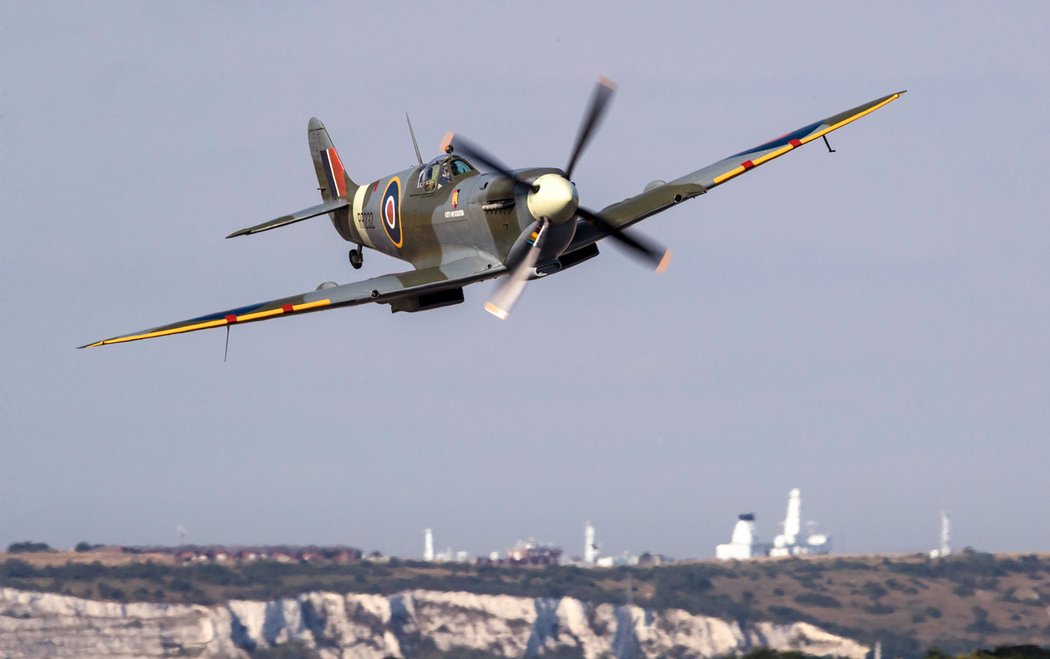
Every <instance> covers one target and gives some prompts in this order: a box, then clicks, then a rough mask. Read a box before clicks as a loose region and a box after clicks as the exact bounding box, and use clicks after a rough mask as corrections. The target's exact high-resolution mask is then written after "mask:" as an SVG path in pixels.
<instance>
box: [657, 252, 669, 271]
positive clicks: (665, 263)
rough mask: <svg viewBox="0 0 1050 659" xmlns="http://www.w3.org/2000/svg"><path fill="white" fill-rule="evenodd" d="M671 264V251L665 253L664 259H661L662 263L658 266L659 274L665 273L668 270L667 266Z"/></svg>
mask: <svg viewBox="0 0 1050 659" xmlns="http://www.w3.org/2000/svg"><path fill="white" fill-rule="evenodd" d="M670 264H671V250H667V251H666V252H664V257H663V258H662V259H660V263H659V264H658V265H657V266H656V271H657V272H663V271H664V270H666V269H667V266H668V265H670Z"/></svg>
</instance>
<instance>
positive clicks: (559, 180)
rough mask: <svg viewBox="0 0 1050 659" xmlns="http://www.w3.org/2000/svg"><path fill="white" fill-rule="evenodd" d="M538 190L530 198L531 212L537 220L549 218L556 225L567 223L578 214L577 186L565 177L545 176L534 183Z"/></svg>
mask: <svg viewBox="0 0 1050 659" xmlns="http://www.w3.org/2000/svg"><path fill="white" fill-rule="evenodd" d="M532 184H533V185H534V186H536V187H537V188H538V189H537V190H535V191H533V192H530V193H529V197H528V206H529V212H530V213H532V216H533V217H535V218H536V219H537V220H538V219H541V218H544V217H545V218H547V219H548V220H550V221H551V222H553V223H555V224H560V223H562V222H566V221H568V220H570V219H572V217H573V216H574V215H575V214H576V207H577V206H578V205H579V201H580V198H579V195H577V194H576V186H575V185H573V184H572V182H570V181H569V180H568V179H566V178H565V177H564V176H559V175H558V174H544V175H543V176H541V177H539V178H537V179H536V180H535V181H533V182H532Z"/></svg>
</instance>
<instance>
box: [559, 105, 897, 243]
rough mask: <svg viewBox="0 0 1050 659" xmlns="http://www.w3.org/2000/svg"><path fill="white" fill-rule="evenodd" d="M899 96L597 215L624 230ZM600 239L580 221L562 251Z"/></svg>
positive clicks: (739, 155) (803, 130)
mask: <svg viewBox="0 0 1050 659" xmlns="http://www.w3.org/2000/svg"><path fill="white" fill-rule="evenodd" d="M902 94H904V92H903V91H900V92H896V93H894V94H890V95H888V96H883V97H882V98H878V99H875V100H874V101H871V102H869V103H865V104H864V105H859V106H857V107H855V108H853V109H852V110H846V111H845V112H840V113H838V114H836V115H833V116H831V117H828V118H827V119H821V120H820V121H816V122H813V123H811V124H809V125H808V126H803V127H802V128H799V129H798V130H795V131H792V132H790V133H788V134H786V135H782V136H781V137H778V138H776V139H774V140H770V141H769V142H766V143H764V144H760V145H758V146H756V147H755V148H753V149H748V150H747V151H741V152H740V153H737V154H735V155H732V156H729V157H728V158H724V159H722V160H719V161H718V162H716V163H714V164H712V165H708V166H707V167H704V168H703V169H699V170H697V171H695V172H693V173H692V174H687V175H686V176H683V177H681V178H679V179H676V180H674V181H671V182H669V183H665V184H663V185H660V186H657V187H654V188H651V189H648V190H646V191H645V192H643V193H642V194H640V195H638V196H635V197H630V198H628V199H624V200H623V201H620V202H617V203H615V204H613V205H611V206H608V207H606V208H604V209H602V211H601V213H600V215H601V216H602V217H604V218H605V219H607V220H609V222H611V223H613V224H615V225H616V226H618V227H621V228H623V227H628V226H630V225H632V224H634V223H635V222H639V221H641V220H644V219H645V218H647V217H649V216H650V215H655V214H656V213H659V212H660V211H662V210H665V209H667V208H670V207H671V206H674V205H675V204H677V203H679V202H682V201H685V200H686V199H691V198H693V197H696V196H697V195H701V194H704V193H705V192H707V191H708V190H710V189H711V188H714V187H717V186H719V185H722V184H723V183H725V182H726V181H730V180H732V179H734V178H736V177H737V176H740V175H741V174H744V173H746V172H749V171H751V170H752V169H754V168H755V167H758V166H759V165H762V164H765V163H767V162H769V161H770V160H773V159H774V158H779V157H780V156H782V155H784V154H785V153H790V152H791V151H793V150H794V149H797V148H798V147H800V146H802V145H803V144H808V143H810V142H812V141H813V140H819V139H820V138H822V137H824V136H825V135H827V134H828V133H830V132H831V131H833V130H837V129H839V128H842V127H843V126H845V125H846V124H849V123H852V122H854V121H856V120H857V119H860V118H861V117H863V116H865V115H867V114H871V113H872V112H874V111H875V110H878V109H879V108H882V107H884V106H886V105H888V104H890V103H892V102H893V101H895V100H897V99H898V98H900V97H901V95H902ZM604 235H605V234H604V233H603V232H601V231H600V230H598V229H596V228H594V227H592V226H591V225H590V224H587V223H584V222H583V221H582V220H581V222H580V225H579V227H578V228H577V232H576V238H575V239H573V242H572V245H570V247H569V248H568V249H567V250H566V251H567V252H571V251H573V250H575V249H578V248H580V247H584V246H586V245H588V244H590V243H593V242H595V241H597V240H599V239H600V238H603V237H604Z"/></svg>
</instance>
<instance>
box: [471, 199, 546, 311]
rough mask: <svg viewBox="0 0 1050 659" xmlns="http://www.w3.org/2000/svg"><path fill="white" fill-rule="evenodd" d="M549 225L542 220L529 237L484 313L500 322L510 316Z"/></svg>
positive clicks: (533, 265)
mask: <svg viewBox="0 0 1050 659" xmlns="http://www.w3.org/2000/svg"><path fill="white" fill-rule="evenodd" d="M549 225H550V223H549V222H548V221H547V220H543V221H542V222H541V223H540V227H539V228H538V229H536V230H535V231H533V232H532V235H531V236H530V237H529V246H528V248H527V249H525V250H524V253H523V254H522V255H521V256H520V257H518V261H517V263H515V264H513V265H511V264H508V265H509V266H511V267H510V268H508V269H509V270H510V275H508V276H507V278H506V279H504V280H503V282H502V283H501V284H500V285H499V287H498V288H497V289H496V291H495V292H494V293H493V294H492V297H490V298H489V301H488V302H486V303H485V311H487V312H489V313H490V314H492V315H493V316H495V317H496V318H499V319H500V320H506V319H507V317H508V316H510V312H511V309H513V308H514V305H515V304H516V303H517V301H518V298H519V297H521V294H522V292H524V290H525V284H526V283H527V282H528V280H529V271H530V270H532V269H533V268H534V267H536V260H537V259H539V257H540V251H541V250H542V249H543V242H544V240H546V238H547V227H548V226H549Z"/></svg>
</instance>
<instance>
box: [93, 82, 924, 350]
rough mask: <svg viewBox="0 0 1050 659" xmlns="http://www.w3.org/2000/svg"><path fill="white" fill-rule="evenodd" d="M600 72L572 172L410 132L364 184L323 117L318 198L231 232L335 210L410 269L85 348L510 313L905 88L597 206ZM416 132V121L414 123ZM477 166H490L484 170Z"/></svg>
mask: <svg viewBox="0 0 1050 659" xmlns="http://www.w3.org/2000/svg"><path fill="white" fill-rule="evenodd" d="M613 89H614V87H613V84H612V83H611V82H609V81H607V80H604V79H600V80H599V81H598V84H597V86H596V88H595V91H594V94H593V95H592V97H591V101H590V105H589V107H588V109H587V111H586V114H585V116H584V121H583V122H582V124H581V126H580V130H579V133H578V134H577V137H576V143H575V145H574V146H573V148H572V151H571V154H570V156H569V160H568V164H567V165H566V166H565V169H557V168H554V167H537V168H530V169H510V168H509V167H507V166H506V165H504V164H503V163H502V162H501V161H500V160H499V159H497V158H496V157H494V156H492V155H491V154H489V153H487V152H485V151H484V150H482V149H481V148H480V147H478V146H476V145H474V144H472V143H471V142H469V141H467V140H466V139H463V138H461V137H457V136H452V135H451V134H450V135H448V136H446V140H445V143H444V145H443V147H444V148H443V149H442V153H441V154H440V155H439V156H438V157H436V158H434V159H433V160H431V161H430V162H427V163H424V162H423V160H422V157H421V156H420V153H419V147H418V145H417V144H416V141H415V135H414V134H413V135H412V141H413V145H414V146H415V150H416V159H417V161H418V164H417V165H415V166H413V167H410V168H408V169H405V170H403V171H400V172H397V173H396V174H392V175H390V176H385V177H383V178H381V179H379V180H377V181H373V182H371V183H368V184H365V185H358V184H357V183H355V182H354V181H353V180H352V179H351V178H350V176H349V175H348V174H347V171H346V169H345V168H344V165H343V161H342V159H341V158H340V157H339V154H338V153H337V152H336V149H335V146H334V145H333V144H332V141H331V139H329V137H328V131H327V130H326V129H325V127H324V124H322V123H321V122H320V121H319V120H317V119H311V120H310V123H309V126H308V129H307V136H308V138H309V145H310V156H311V157H312V159H313V165H314V171H315V173H316V174H317V182H318V186H319V189H320V192H321V198H322V203H321V204H318V205H316V206H312V207H310V208H307V209H305V210H301V211H298V212H295V213H292V214H290V215H284V216H281V217H278V218H276V219H274V220H270V221H269V222H264V223H262V224H258V225H255V226H252V227H248V228H246V229H241V230H239V231H235V232H233V233H231V234H230V235H229V236H227V238H233V237H237V236H247V235H251V234H256V233H261V232H263V231H269V230H271V229H276V228H278V227H283V226H287V225H289V224H293V223H295V222H300V221H302V220H307V219H310V218H313V217H320V216H324V215H327V216H328V217H329V218H330V219H331V222H332V225H333V226H334V227H335V230H336V231H337V232H338V233H339V235H340V236H341V237H342V238H343V239H344V240H346V241H348V242H350V243H353V244H355V245H356V247H354V249H352V250H350V253H349V257H350V263H351V265H352V266H353V267H354V268H355V269H356V268H360V267H361V263H362V260H363V257H364V253H365V249H366V248H369V249H374V250H376V251H378V252H382V253H384V254H387V255H389V256H393V257H395V258H397V259H401V260H403V261H407V262H408V263H409V264H410V265H411V266H412V269H411V270H407V271H405V272H399V273H396V274H389V275H383V276H381V277H375V278H372V279H366V280H364V281H358V282H354V283H351V284H344V285H341V286H339V285H336V284H334V283H331V282H326V283H324V284H321V285H320V286H319V287H318V288H317V289H316V290H314V291H310V292H308V293H303V294H301V295H293V296H290V297H284V298H280V299H277V300H272V301H269V302H262V303H259V304H252V305H248V306H243V307H238V308H235V309H229V310H226V311H220V312H217V313H212V314H208V315H205V316H200V317H197V318H191V319H189V320H183V321H179V322H176V323H171V324H168V325H161V326H160V327H154V328H151V329H146V330H141V331H138V332H132V333H130V334H122V335H120V336H116V337H113V338H109V339H104V340H102V341H96V342H95V343H91V344H88V345H86V346H81V347H83V348H87V347H95V346H101V345H107V344H111V343H124V342H127V341H137V340H140V339H151V338H155V337H159V336H168V335H170V334H181V333H183V332H193V331H196V330H202V329H209V328H213V327H226V328H227V331H228V330H229V327H230V326H232V325H234V324H241V323H249V322H255V321H258V320H267V319H270V318H280V317H283V316H291V315H296V314H301V313H307V312H311V311H322V310H325V309H335V308H337V307H346V306H352V305H360V304H365V303H370V302H372V303H379V304H387V305H389V306H390V309H391V311H410V312H411V311H425V310H428V309H436V308H439V307H444V306H448V305H452V304H459V303H461V302H463V299H464V298H463V288H464V287H465V286H467V285H468V284H474V283H477V282H480V281H484V280H486V279H494V278H497V277H501V278H502V281H501V282H499V283H498V285H497V286H496V288H495V291H494V293H493V294H492V296H491V297H490V298H489V300H488V302H487V303H486V304H485V309H486V310H488V311H489V312H491V313H492V314H494V315H495V316H497V317H499V318H503V319H505V318H507V316H508V315H509V314H510V312H511V310H512V308H513V307H514V304H515V302H516V301H517V300H518V298H519V297H520V296H521V294H522V291H523V290H524V288H525V285H526V283H527V282H528V281H529V280H531V279H537V278H540V277H547V276H550V275H552V274H555V273H558V272H561V271H563V270H565V269H567V268H571V267H572V266H574V265H578V264H580V263H582V262H584V261H586V260H588V259H591V258H594V257H595V256H597V255H598V242H599V241H601V240H604V239H606V238H608V239H611V240H612V241H614V242H615V243H617V244H619V245H620V246H621V247H623V248H624V249H625V250H627V251H628V252H629V253H630V254H632V255H634V256H636V257H637V258H639V259H640V260H641V261H642V262H643V263H645V264H647V265H648V266H649V267H651V268H652V269H654V270H657V271H660V270H662V269H663V268H665V267H666V266H667V263H668V261H669V259H670V252H669V251H667V250H665V249H663V248H662V247H660V246H658V245H656V244H654V243H653V242H651V241H649V240H647V239H645V238H643V237H641V236H640V235H637V234H636V233H635V232H634V231H631V232H628V231H626V229H627V228H628V227H630V226H631V225H633V224H635V223H637V222H640V221H641V220H644V219H646V218H648V217H650V216H651V215H655V214H656V213H659V212H661V211H664V210H667V209H668V208H670V207H672V206H675V205H677V204H680V203H681V202H683V201H686V200H688V199H692V198H693V197H697V196H699V195H702V194H705V193H707V192H709V191H710V190H711V189H712V188H715V187H717V186H719V185H721V184H723V183H725V182H727V181H730V180H732V179H734V178H736V177H737V176H740V175H741V174H744V173H746V172H748V171H750V170H752V169H754V168H755V167H758V166H759V165H761V164H764V163H766V162H769V161H770V160H773V159H774V158H778V157H780V156H782V155H784V154H786V153H789V152H791V151H792V150H794V149H797V148H798V147H800V146H802V145H804V144H808V143H809V142H813V141H815V140H819V139H823V140H824V142H825V144H826V145H827V146H828V149H829V150H831V146H830V144H828V143H827V137H826V136H827V134H828V133H830V132H831V131H833V130H837V129H839V128H841V127H843V126H845V125H846V124H849V123H852V122H853V121H856V120H857V119H860V118H861V117H863V116H865V115H867V114H870V113H872V112H874V111H875V110H878V109H879V108H882V107H883V106H885V105H887V104H889V103H891V102H893V101H894V100H896V99H898V98H900V96H901V94H903V93H904V92H903V91H902V92H897V93H894V94H889V95H888V96H883V97H882V98H878V99H876V100H874V101H871V102H869V103H865V104H863V105H860V106H858V107H856V108H853V109H852V110H846V111H845V112H840V113H839V114H836V115H832V116H831V117H828V118H827V119H821V120H820V121H816V122H813V123H811V124H808V125H806V126H803V127H802V128H799V129H797V130H794V131H792V132H790V133H787V134H786V135H783V136H781V137H778V138H776V139H774V140H771V141H768V142H765V143H763V144H761V145H759V146H756V147H754V148H752V149H747V150H746V151H741V152H740V153H737V154H735V155H732V156H729V157H728V158H724V159H722V160H719V161H718V162H716V163H714V164H712V165H708V166H707V167H704V168H703V169H699V170H697V171H695V172H693V173H691V174H687V175H685V176H683V177H681V178H678V179H675V180H673V181H669V182H664V181H654V182H652V183H650V184H649V185H648V186H646V188H645V189H644V190H643V191H642V192H640V193H639V194H637V195H635V196H633V197H628V198H627V199H624V200H623V201H620V202H617V203H614V204H612V205H610V206H607V207H605V208H603V209H601V210H599V211H594V210H590V209H589V208H588V207H586V206H583V205H581V204H580V199H579V195H578V194H577V191H576V186H575V184H574V183H573V181H572V176H573V172H574V171H575V169H576V164H577V161H578V159H579V157H580V155H581V154H582V153H583V151H584V149H585V148H586V147H587V144H588V143H589V142H590V139H591V138H592V137H593V135H594V131H595V129H596V128H597V126H598V124H599V122H600V120H601V118H602V116H603V114H604V112H605V110H606V108H607V106H608V102H609V100H610V98H611V96H612V93H613ZM409 130H410V131H411V123H409ZM476 165H481V166H483V167H485V168H486V169H487V170H489V171H488V172H485V173H483V172H480V171H478V169H477V167H476Z"/></svg>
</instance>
